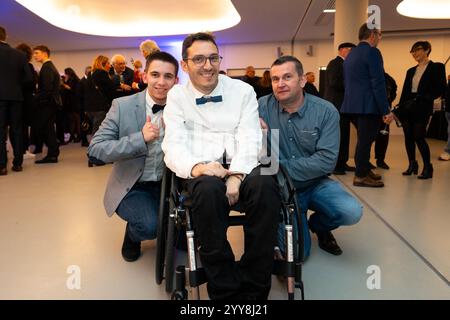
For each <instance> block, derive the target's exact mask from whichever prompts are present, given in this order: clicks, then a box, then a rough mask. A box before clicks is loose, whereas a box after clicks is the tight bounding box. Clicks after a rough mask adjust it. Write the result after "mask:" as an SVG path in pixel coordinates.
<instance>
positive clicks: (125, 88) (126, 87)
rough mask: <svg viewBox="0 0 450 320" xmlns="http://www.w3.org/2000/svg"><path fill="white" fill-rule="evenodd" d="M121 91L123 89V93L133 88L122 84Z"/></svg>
mask: <svg viewBox="0 0 450 320" xmlns="http://www.w3.org/2000/svg"><path fill="white" fill-rule="evenodd" d="M120 89H122V90H123V91H131V87H130V86H129V85H127V84H125V83H121V84H120Z"/></svg>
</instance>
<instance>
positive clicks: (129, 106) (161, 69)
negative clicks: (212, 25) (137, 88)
mask: <svg viewBox="0 0 450 320" xmlns="http://www.w3.org/2000/svg"><path fill="white" fill-rule="evenodd" d="M177 74H178V62H177V60H176V59H175V58H174V57H173V56H172V55H170V54H168V53H166V52H156V53H154V54H152V55H150V56H149V57H147V62H146V65H145V74H144V81H145V82H146V83H147V84H148V87H147V90H145V91H142V92H139V93H136V94H134V95H131V96H127V97H122V98H118V99H115V100H113V102H112V106H111V109H110V111H109V112H108V114H107V115H106V118H105V120H103V122H102V124H101V126H100V128H99V130H98V131H97V132H96V133H95V135H94V137H93V139H92V141H91V144H90V146H89V149H88V154H89V156H91V157H95V158H97V159H99V160H101V161H104V162H114V167H113V170H112V173H111V175H110V177H109V181H108V185H107V187H106V192H105V197H104V205H105V209H106V213H107V214H108V216H112V215H113V214H114V212H116V213H117V214H118V215H119V216H120V217H121V218H122V219H123V220H125V221H127V226H126V229H125V237H124V241H123V245H122V256H123V258H124V259H125V260H126V261H135V260H137V259H138V258H139V256H140V253H141V241H143V240H150V239H155V238H156V230H157V221H158V219H157V214H158V207H159V195H160V189H161V178H162V173H163V168H164V162H163V153H162V150H161V142H162V138H163V135H164V126H163V119H162V114H163V112H162V110H163V108H164V106H165V104H166V98H167V93H168V92H169V90H170V89H171V88H172V87H173V86H174V85H175V83H177V81H178V78H177Z"/></svg>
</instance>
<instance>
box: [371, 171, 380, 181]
mask: <svg viewBox="0 0 450 320" xmlns="http://www.w3.org/2000/svg"><path fill="white" fill-rule="evenodd" d="M368 176H369V177H370V179H372V180H376V181H378V180H381V175H379V174H378V173H375V172H373V171H372V170H369V174H368Z"/></svg>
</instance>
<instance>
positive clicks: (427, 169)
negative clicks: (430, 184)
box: [417, 163, 433, 180]
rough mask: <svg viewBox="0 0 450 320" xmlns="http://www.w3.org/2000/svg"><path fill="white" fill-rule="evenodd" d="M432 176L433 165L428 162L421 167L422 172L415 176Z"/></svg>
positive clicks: (429, 177)
mask: <svg viewBox="0 0 450 320" xmlns="http://www.w3.org/2000/svg"><path fill="white" fill-rule="evenodd" d="M431 178H433V165H432V164H431V163H430V164H428V165H425V166H424V167H423V171H422V174H421V175H420V176H418V177H417V179H422V180H424V179H431Z"/></svg>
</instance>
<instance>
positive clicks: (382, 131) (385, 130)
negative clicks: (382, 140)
mask: <svg viewBox="0 0 450 320" xmlns="http://www.w3.org/2000/svg"><path fill="white" fill-rule="evenodd" d="M388 126H389V124H388V123H386V124H385V125H384V128H383V129H382V130H380V133H381V134H382V135H383V136H387V135H388V134H389V131H388V130H387V129H388Z"/></svg>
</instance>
